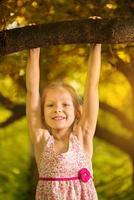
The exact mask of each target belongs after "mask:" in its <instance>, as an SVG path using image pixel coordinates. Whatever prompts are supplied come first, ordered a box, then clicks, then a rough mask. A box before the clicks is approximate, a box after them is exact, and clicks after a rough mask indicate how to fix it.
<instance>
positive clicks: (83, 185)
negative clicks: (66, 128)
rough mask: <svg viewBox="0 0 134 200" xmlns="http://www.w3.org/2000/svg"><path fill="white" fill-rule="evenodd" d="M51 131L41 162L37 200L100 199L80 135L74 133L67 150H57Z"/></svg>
mask: <svg viewBox="0 0 134 200" xmlns="http://www.w3.org/2000/svg"><path fill="white" fill-rule="evenodd" d="M53 146H54V137H53V136H52V135H51V136H50V137H49V139H48V141H47V144H46V145H45V148H44V151H43V153H42V156H41V160H40V165H39V180H38V184H37V189H36V200H98V198H97V193H96V190H95V187H94V182H93V177H92V175H91V166H90V164H89V161H88V159H87V157H86V155H85V154H84V152H83V150H82V147H81V145H80V142H79V141H78V139H77V136H75V135H73V134H71V135H70V138H69V149H68V151H67V152H65V153H60V154H58V153H56V152H55V151H54V148H53Z"/></svg>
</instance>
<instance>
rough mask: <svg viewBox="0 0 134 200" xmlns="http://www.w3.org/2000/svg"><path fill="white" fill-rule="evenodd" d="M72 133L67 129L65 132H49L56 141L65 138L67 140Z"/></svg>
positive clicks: (53, 130)
mask: <svg viewBox="0 0 134 200" xmlns="http://www.w3.org/2000/svg"><path fill="white" fill-rule="evenodd" d="M71 132H72V129H67V130H55V129H52V130H51V133H52V135H53V137H54V138H55V139H56V140H59V141H60V140H62V141H63V140H65V139H66V138H69V136H70V134H71Z"/></svg>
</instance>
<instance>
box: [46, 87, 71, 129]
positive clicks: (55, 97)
mask: <svg viewBox="0 0 134 200" xmlns="http://www.w3.org/2000/svg"><path fill="white" fill-rule="evenodd" d="M44 116H45V122H46V124H47V125H48V126H49V127H50V128H51V129H54V130H61V129H68V128H70V127H71V125H72V124H73V122H74V120H75V108H74V104H73V100H72V96H71V95H70V93H69V92H68V91H67V90H66V89H65V88H63V87H59V88H55V89H49V90H48V91H47V92H46V96H45V103H44Z"/></svg>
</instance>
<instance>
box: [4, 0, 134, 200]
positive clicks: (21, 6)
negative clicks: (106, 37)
mask: <svg viewBox="0 0 134 200" xmlns="http://www.w3.org/2000/svg"><path fill="white" fill-rule="evenodd" d="M96 15H97V16H101V17H102V18H107V19H108V18H113V17H115V18H118V17H122V18H127V17H132V18H134V1H132V0H122V1H118V0H114V1H113V0H107V1H106V0H94V1H90V0H32V1H30V0H3V1H0V30H1V31H2V30H4V29H11V28H15V27H23V26H26V25H30V24H42V23H50V22H57V21H63V20H73V19H80V18H88V17H89V16H96ZM81 31H82V30H81ZM89 50H90V45H87V44H75V45H58V46H49V47H47V49H46V48H42V49H41V59H40V68H41V81H40V89H41V90H42V88H43V87H44V85H46V84H47V83H48V82H51V81H53V80H56V79H63V80H65V81H67V82H68V83H69V84H71V85H72V86H73V87H74V88H75V89H76V90H77V92H78V93H79V94H80V95H81V96H83V89H84V80H85V73H86V69H87V59H88V55H89ZM27 58H28V50H25V51H21V52H16V53H13V54H10V55H6V56H3V57H0V200H3V199H5V200H18V199H20V200H33V199H34V192H35V185H36V177H37V172H36V165H35V161H34V157H33V151H32V146H31V143H30V140H29V136H28V129H27V122H26V117H25V100H26V85H25V72H26V63H27ZM99 96H100V110H99V116H98V123H97V128H96V135H95V138H94V155H93V167H94V177H95V179H94V181H95V185H96V189H97V192H98V196H99V199H100V200H134V44H133V43H129V44H128V43H125V44H118V45H117V44H116V45H110V44H105V45H103V47H102V69H101V77H100V84H99Z"/></svg>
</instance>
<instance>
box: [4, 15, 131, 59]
mask: <svg viewBox="0 0 134 200" xmlns="http://www.w3.org/2000/svg"><path fill="white" fill-rule="evenodd" d="M125 42H134V20H133V19H132V18H128V19H122V18H121V19H117V18H114V19H81V20H72V21H62V22H56V23H50V24H40V25H32V26H26V27H21V28H15V29H11V30H4V31H1V32H0V47H1V48H0V55H6V54H9V53H13V52H17V51H21V50H25V49H30V48H35V47H39V46H40V47H44V46H47V45H58V44H73V43H111V44H113V43H116V44H117V43H125Z"/></svg>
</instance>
